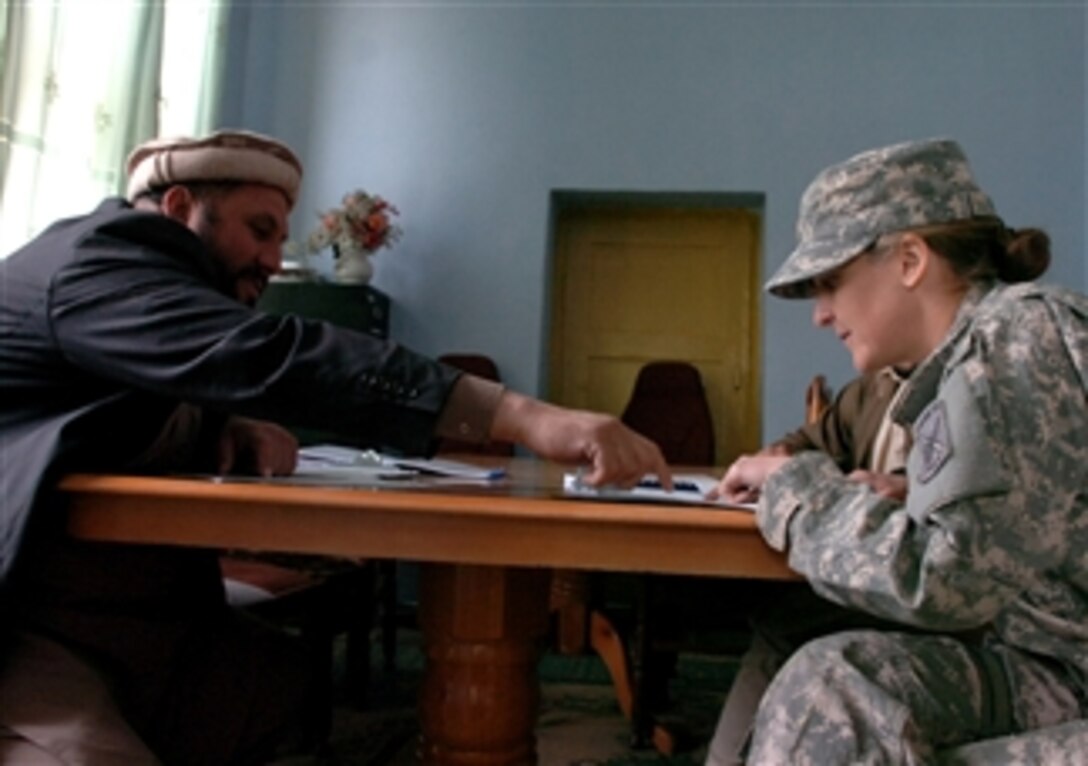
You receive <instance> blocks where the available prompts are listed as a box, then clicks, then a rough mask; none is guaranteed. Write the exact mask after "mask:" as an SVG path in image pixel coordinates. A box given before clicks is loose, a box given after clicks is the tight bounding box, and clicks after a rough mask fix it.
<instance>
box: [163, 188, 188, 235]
mask: <svg viewBox="0 0 1088 766" xmlns="http://www.w3.org/2000/svg"><path fill="white" fill-rule="evenodd" d="M195 205H196V200H195V199H194V198H193V194H192V192H190V191H189V189H188V188H187V187H185V186H177V185H175V186H171V187H170V188H169V189H167V190H166V192H165V193H163V195H162V204H161V206H160V207H161V208H162V212H163V214H164V215H165V216H166V217H168V218H173V219H174V220H175V221H177V222H178V223H181V224H185V225H188V223H189V216H190V215H192V212H193V208H194V207H195Z"/></svg>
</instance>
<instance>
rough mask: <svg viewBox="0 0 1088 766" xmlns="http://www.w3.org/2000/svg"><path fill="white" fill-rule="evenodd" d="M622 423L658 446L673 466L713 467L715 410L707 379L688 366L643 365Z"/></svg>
mask: <svg viewBox="0 0 1088 766" xmlns="http://www.w3.org/2000/svg"><path fill="white" fill-rule="evenodd" d="M620 419H621V420H623V422H624V423H626V424H627V425H628V426H629V427H630V428H632V429H633V430H635V431H638V432H639V433H640V434H642V435H643V436H646V437H648V438H649V439H652V440H653V441H654V442H656V443H657V445H658V447H660V448H661V452H662V453H663V454H664V455H665V460H667V461H668V462H669V463H671V464H674V465H714V425H713V421H712V420H711V417H710V405H709V404H708V403H707V400H706V392H705V390H704V389H703V379H702V376H701V375H700V374H699V370H698V369H697V368H696V367H695V365H693V364H691V363H689V362H680V361H659V362H649V363H647V364H646V365H644V366H643V367H642V369H641V370H639V373H638V377H637V378H636V379H635V385H634V389H633V390H632V391H631V398H630V400H629V401H628V402H627V406H626V407H625V408H624V410H623V414H622V415H621V416H620Z"/></svg>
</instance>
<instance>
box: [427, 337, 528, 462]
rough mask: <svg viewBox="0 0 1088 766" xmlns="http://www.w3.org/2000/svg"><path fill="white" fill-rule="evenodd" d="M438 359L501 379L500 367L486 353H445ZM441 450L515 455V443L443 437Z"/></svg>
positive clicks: (485, 376) (471, 372) (460, 367)
mask: <svg viewBox="0 0 1088 766" xmlns="http://www.w3.org/2000/svg"><path fill="white" fill-rule="evenodd" d="M438 361H440V362H442V363H443V364H448V365H449V366H450V367H456V368H457V369H459V370H464V371H465V372H467V373H470V374H472V375H476V376H478V377H481V378H486V379H487V380H494V381H501V380H502V378H501V377H500V376H499V367H498V365H496V364H495V360H494V359H492V358H491V357H489V356H485V355H484V354H443V355H442V356H440V357H438ZM438 451H439V452H469V453H476V454H479V455H513V454H514V445H512V444H507V443H505V442H495V443H493V444H473V443H471V442H464V441H461V440H459V439H443V440H442V441H441V442H439V444H438Z"/></svg>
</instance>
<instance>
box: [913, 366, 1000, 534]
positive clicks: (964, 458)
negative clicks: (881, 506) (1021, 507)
mask: <svg viewBox="0 0 1088 766" xmlns="http://www.w3.org/2000/svg"><path fill="white" fill-rule="evenodd" d="M984 401H985V394H984V392H982V391H979V390H976V389H974V388H973V387H972V385H971V384H970V383H969V382H968V380H967V376H966V375H965V374H964V370H963V369H962V368H961V369H957V370H954V371H953V372H952V373H951V374H950V375H949V377H948V378H947V379H946V380H945V382H944V383H943V385H942V386H941V391H940V393H939V394H938V398H937V399H935V400H934V401H932V402H931V403H930V404H929V406H928V407H926V408H925V409H924V410H922V413H921V414H920V415H919V416H918V419H917V420H916V421H915V422H914V430H913V434H914V446H913V447H912V448H911V452H910V457H909V458H908V460H907V475H908V477H909V478H910V490H909V492H908V495H907V511H908V513H910V515H911V517H912V518H913V519H914V520H915V521H917V522H922V521H924V520H925V519H927V518H928V517H929V515H930V514H931V513H932V512H933V511H934V510H936V509H938V508H941V507H943V506H945V505H947V504H949V503H954V502H957V501H960V500H964V499H966V498H971V497H981V496H985V495H993V494H996V493H1000V492H1006V491H1008V489H1009V487H1010V477H1009V474H1008V469H1007V468H1006V466H1005V464H1004V461H1003V460H1002V459H1001V457H1000V446H999V445H998V444H997V442H996V440H995V436H994V435H993V433H992V432H991V430H990V428H989V424H988V422H987V416H986V414H985V412H984V407H985V405H984Z"/></svg>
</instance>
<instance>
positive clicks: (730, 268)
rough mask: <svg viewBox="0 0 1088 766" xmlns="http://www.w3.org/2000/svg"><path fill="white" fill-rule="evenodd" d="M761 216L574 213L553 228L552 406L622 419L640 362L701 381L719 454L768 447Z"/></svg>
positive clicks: (726, 457) (724, 460) (726, 456)
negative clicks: (680, 369) (684, 366)
mask: <svg viewBox="0 0 1088 766" xmlns="http://www.w3.org/2000/svg"><path fill="white" fill-rule="evenodd" d="M759 235H760V226H759V217H758V215H757V214H756V213H755V212H753V211H750V210H744V209H699V210H674V209H635V210H632V209H622V210H604V209H597V210H572V211H569V212H563V213H561V214H560V217H559V220H558V221H557V224H556V237H555V243H556V245H555V246H556V250H555V257H554V259H553V280H552V285H553V293H552V319H551V334H550V360H549V362H550V366H549V386H550V387H549V392H548V394H549V398H550V399H552V400H553V401H556V402H559V403H562V404H566V405H569V406H573V407H584V408H588V409H593V410H599V411H602V412H610V413H612V414H615V415H619V414H620V413H621V412H622V411H623V408H624V406H625V405H626V404H627V400H628V398H629V397H630V394H631V390H632V388H633V386H634V381H635V377H636V375H637V374H638V371H639V369H640V368H641V367H642V365H643V364H645V363H646V362H649V361H653V360H661V359H669V360H684V361H688V362H691V363H692V364H694V365H695V366H696V367H697V368H698V369H699V371H700V373H701V374H702V377H703V385H704V386H705V387H706V391H707V397H708V400H709V403H710V410H711V414H712V416H713V420H714V435H715V458H716V462H717V463H718V464H719V465H728V464H729V463H730V462H732V460H733V459H734V458H735V457H736V456H738V455H739V454H741V453H743V452H748V451H752V450H755V449H758V448H759V445H760V438H761V413H760V396H759V390H760V381H759V371H760V363H759V361H760V360H759V283H758V282H759V270H758V263H759V250H760V243H759Z"/></svg>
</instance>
